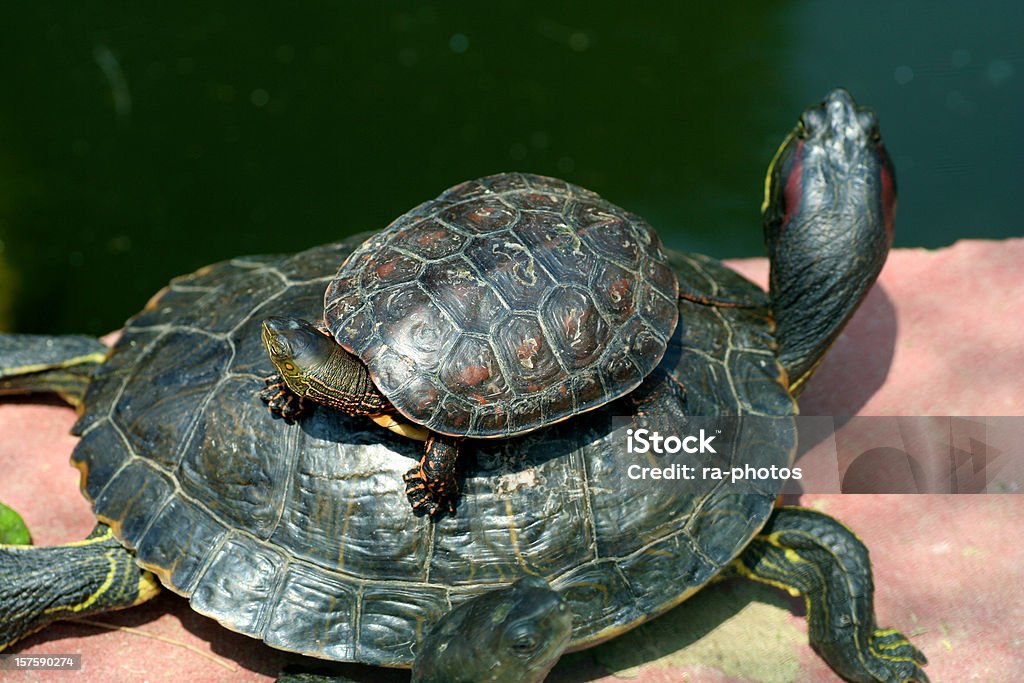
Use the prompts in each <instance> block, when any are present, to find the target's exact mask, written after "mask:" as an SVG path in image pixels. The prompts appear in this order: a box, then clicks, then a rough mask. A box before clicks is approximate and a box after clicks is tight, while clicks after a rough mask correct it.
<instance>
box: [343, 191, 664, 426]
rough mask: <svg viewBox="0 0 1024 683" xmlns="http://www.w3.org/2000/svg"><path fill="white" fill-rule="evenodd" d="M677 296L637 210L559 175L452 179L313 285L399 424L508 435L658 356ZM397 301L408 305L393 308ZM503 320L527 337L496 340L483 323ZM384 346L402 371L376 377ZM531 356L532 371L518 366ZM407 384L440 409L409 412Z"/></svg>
mask: <svg viewBox="0 0 1024 683" xmlns="http://www.w3.org/2000/svg"><path fill="white" fill-rule="evenodd" d="M396 255H397V256H396ZM414 263H415V264H417V265H416V267H414V266H413V264H414ZM382 268H383V270H384V271H385V272H384V273H383V274H382V273H381V269H382ZM676 293H677V284H676V281H675V276H674V274H673V273H672V271H671V270H670V269H669V267H668V266H667V265H666V257H665V255H664V253H663V251H662V248H661V244H660V241H659V240H658V237H657V235H656V234H655V233H654V231H653V229H651V227H650V226H649V225H647V223H646V222H644V221H643V219H641V218H640V217H638V216H635V215H633V214H631V213H629V212H627V211H624V210H622V209H620V208H618V207H616V206H614V205H613V204H611V203H609V202H607V201H605V200H603V199H601V198H600V197H599V196H598V195H596V194H594V193H593V192H590V191H589V190H584V189H583V188H580V187H577V186H575V185H572V184H570V183H566V182H565V181H562V180H557V179H554V178H544V177H541V176H535V175H530V174H525V173H506V174H500V175H496V176H489V177H487V178H480V179H478V180H474V181H469V182H466V183H463V184H461V185H458V186H456V187H453V188H451V189H449V190H447V191H446V192H444V193H442V194H441V196H440V197H438V198H437V199H435V200H433V201H430V202H425V203H424V204H421V205H419V206H417V207H416V208H415V209H413V210H412V211H410V212H408V213H406V214H405V215H403V216H401V217H399V218H398V219H396V220H395V221H394V222H393V223H392V224H391V225H390V226H388V228H387V229H385V230H384V231H383V232H381V233H379V234H378V235H376V236H374V237H373V238H372V239H370V240H368V241H367V242H366V243H365V244H363V245H361V246H359V247H358V248H357V249H356V250H355V251H354V252H353V254H352V255H351V256H350V257H349V258H348V259H347V260H346V261H345V262H344V263H343V264H342V266H341V268H340V269H339V271H338V274H337V276H336V278H335V280H334V281H333V282H332V283H331V285H330V286H329V287H328V288H327V292H326V295H325V297H324V312H325V318H326V322H327V325H328V327H330V329H331V332H332V334H333V335H334V338H335V339H336V340H337V341H338V343H339V344H341V345H342V346H343V347H344V348H346V349H347V350H349V351H351V352H352V353H355V354H356V355H357V356H358V357H359V358H360V359H362V361H363V362H364V363H366V365H367V367H368V368H369V370H370V374H371V377H373V378H374V381H375V382H376V384H377V386H378V388H379V389H380V390H381V391H382V392H383V393H384V395H385V396H387V397H388V399H389V400H390V401H391V403H392V404H393V405H394V406H395V408H397V409H398V411H399V412H401V413H403V414H404V415H405V416H406V417H407V418H409V419H411V420H413V421H415V422H420V423H421V424H424V425H426V426H427V427H429V428H430V429H432V430H434V431H437V432H441V433H444V434H450V435H454V436H468V437H477V438H491V437H500V438H508V437H512V436H516V435H519V434H523V433H526V432H529V431H531V430H534V429H537V428H539V427H541V426H543V425H546V424H550V423H552V422H556V421H558V420H562V419H564V418H567V417H569V416H571V415H575V414H578V413H581V412H584V411H587V410H592V409H594V408H596V407H598V406H600V405H603V404H605V403H607V402H609V401H611V400H614V399H615V398H618V397H619V396H622V395H624V394H626V393H628V392H629V391H632V390H633V389H634V388H636V387H637V386H638V385H639V384H640V382H641V381H642V380H643V378H644V377H646V376H647V375H648V374H649V373H650V372H651V370H653V369H654V367H655V366H657V364H658V362H659V361H660V360H661V357H662V355H663V354H664V352H665V347H666V343H667V341H668V338H669V336H670V335H671V333H672V330H673V328H674V327H675V325H676V317H677V315H678V313H677V310H676V307H675V298H676ZM424 295H425V296H426V299H424ZM403 297H408V298H410V300H415V302H416V305H415V306H399V305H395V302H398V301H402V300H403ZM414 319H415V320H417V321H419V322H421V323H422V325H421V328H429V327H435V326H436V327H437V330H436V332H437V334H436V335H434V336H435V338H436V339H443V340H446V341H447V345H448V346H450V347H453V348H454V350H453V351H450V352H449V353H448V354H447V355H446V356H445V357H444V358H443V359H441V360H440V361H439V360H438V353H437V352H436V351H435V350H434V349H433V348H414V347H413V345H409V344H406V343H405V339H404V337H403V336H402V335H401V332H402V330H405V329H406V328H407V327H408V326H409V321H410V320H414ZM508 319H512V320H515V321H516V324H517V329H536V330H537V332H536V333H531V334H529V335H528V336H524V337H523V338H522V339H519V340H516V339H510V338H508V335H507V334H501V335H497V334H496V332H495V330H494V328H493V327H492V325H493V324H494V322H495V321H496V320H508ZM450 327H454V331H453V330H451V329H449V328H450ZM634 339H635V340H637V341H638V343H637V344H631V342H632V341H633V340H634ZM531 340H532V341H531ZM541 344H546V345H547V346H546V348H544V349H541V346H540V345H541ZM534 345H536V349H535V350H531V348H532V347H533V346H534ZM384 350H388V351H391V352H392V353H393V354H398V355H399V356H401V359H402V361H403V364H404V367H406V368H410V369H411V373H412V375H413V377H407V378H405V380H404V381H403V383H401V384H396V383H395V382H394V381H390V380H387V379H385V375H386V374H389V373H391V371H390V370H389V369H388V366H389V365H390V364H391V363H392V362H394V360H395V358H394V356H393V355H392V356H385V355H384V354H383V352H384ZM534 353H540V354H543V358H540V357H539V360H543V361H544V362H545V363H546V365H545V372H543V373H538V372H535V370H534V367H533V366H532V365H531V363H530V362H526V363H522V362H517V361H518V360H519V359H520V358H523V359H525V360H527V361H529V360H530V358H531V357H532V355H533V354H534ZM552 361H553V362H552ZM414 385H415V386H417V387H421V388H424V389H425V390H427V392H428V393H429V394H430V395H431V396H435V397H438V398H439V399H440V400H442V403H441V404H439V405H440V406H441V407H440V409H435V407H436V406H437V405H438V404H436V403H435V402H434V401H433V400H432V399H431V400H430V401H429V403H430V404H431V410H430V411H429V417H424V415H425V414H426V413H427V411H425V409H424V406H423V401H422V400H421V399H419V398H417V397H416V396H415V395H414V393H413V392H411V391H409V387H411V386H414ZM524 405H526V407H527V408H528V409H527V410H521V409H514V408H513V407H514V406H520V407H521V406H524ZM449 408H450V409H449ZM521 418H526V419H521Z"/></svg>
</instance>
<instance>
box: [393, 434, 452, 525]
mask: <svg viewBox="0 0 1024 683" xmlns="http://www.w3.org/2000/svg"><path fill="white" fill-rule="evenodd" d="M458 459H459V441H458V439H455V438H453V437H450V436H445V435H443V434H435V433H433V432H431V434H430V436H429V437H427V441H426V446H425V447H424V449H423V457H422V458H421V459H420V462H419V464H418V465H416V467H413V468H412V469H411V470H409V471H408V472H406V473H405V476H404V477H402V479H403V480H404V481H405V495H407V496H408V497H409V502H410V503H411V504H412V509H413V510H425V511H426V512H427V514H429V515H430V516H432V517H433V516H435V515H437V514H439V513H440V512H443V511H444V510H447V511H448V512H450V513H453V512H455V500H456V499H457V498H458V496H459V484H458V482H457V481H456V480H455V464H456V463H457V462H458Z"/></svg>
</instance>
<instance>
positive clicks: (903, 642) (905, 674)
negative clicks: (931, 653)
mask: <svg viewBox="0 0 1024 683" xmlns="http://www.w3.org/2000/svg"><path fill="white" fill-rule="evenodd" d="M868 651H869V653H870V656H869V657H868V658H866V661H865V662H864V664H865V668H868V669H870V672H871V675H872V676H873V678H871V679H867V680H877V681H885V682H886V683H928V676H927V675H926V674H925V672H924V671H922V670H921V667H922V666H924V665H925V664H927V663H928V659H927V658H926V657H925V656H924V653H923V652H921V651H920V650H918V649H917V648H916V647H914V646H913V645H912V644H911V643H910V641H909V640H907V637H906V636H905V635H903V634H902V633H900V632H899V631H897V630H896V629H875V631H874V632H873V633H872V634H871V639H870V642H869V643H868Z"/></svg>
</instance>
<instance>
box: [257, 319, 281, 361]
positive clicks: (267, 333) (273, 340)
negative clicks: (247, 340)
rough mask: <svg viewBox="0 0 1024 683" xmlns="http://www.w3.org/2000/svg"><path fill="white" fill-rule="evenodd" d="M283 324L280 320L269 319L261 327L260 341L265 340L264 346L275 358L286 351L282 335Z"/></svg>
mask: <svg viewBox="0 0 1024 683" xmlns="http://www.w3.org/2000/svg"><path fill="white" fill-rule="evenodd" d="M282 322H283V321H282V320H281V319H280V318H267V319H266V320H264V321H263V325H261V326H260V339H262V340H263V346H265V347H266V348H267V351H269V352H270V354H271V355H273V356H278V355H281V354H282V353H284V351H285V348H284V345H283V344H282V343H281V335H280V330H281V323H282Z"/></svg>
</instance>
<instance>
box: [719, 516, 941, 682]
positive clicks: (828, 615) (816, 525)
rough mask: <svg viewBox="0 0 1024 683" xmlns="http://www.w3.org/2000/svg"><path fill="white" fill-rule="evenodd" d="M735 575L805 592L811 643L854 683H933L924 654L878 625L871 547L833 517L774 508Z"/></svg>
mask: <svg viewBox="0 0 1024 683" xmlns="http://www.w3.org/2000/svg"><path fill="white" fill-rule="evenodd" d="M729 573H730V574H733V575H739V576H743V577H746V578H749V579H753V580H755V581H760V582H762V583H767V584H770V585H772V586H775V587H777V588H782V589H783V590H786V591H788V592H789V593H790V594H792V595H802V596H803V597H804V600H805V601H806V604H807V622H808V627H807V630H808V635H809V638H810V641H811V646H812V647H814V649H815V651H817V652H818V654H820V655H821V656H822V657H823V658H824V659H825V661H826V662H828V664H829V665H830V666H831V667H832V668H833V669H835V670H836V672H837V673H839V674H840V675H841V676H843V677H844V678H846V679H847V680H849V681H855V682H857V683H860V682H864V683H877V682H883V683H927V681H928V677H927V676H926V675H925V673H924V671H922V669H921V667H922V666H924V665H925V664H927V662H928V660H927V659H926V658H925V656H924V654H922V653H921V651H920V650H918V649H917V648H916V647H914V646H913V645H911V644H910V641H909V640H908V639H907V638H906V636H904V635H903V634H901V633H899V632H898V631H895V630H892V629H879V628H878V626H877V625H876V623H875V611H874V604H873V598H874V585H873V583H872V580H871V565H870V562H869V560H868V551H867V548H865V547H864V544H863V543H862V542H861V541H860V539H858V538H857V536H856V535H855V534H854V533H853V532H852V531H850V530H849V529H847V528H846V527H845V526H843V525H842V524H840V523H839V522H837V521H836V520H834V519H832V518H831V517H828V516H827V515H823V514H821V513H819V512H814V511H813V510H808V509H806V508H779V509H777V510H775V512H774V513H773V514H772V516H771V518H769V520H768V523H767V524H766V525H765V527H764V529H763V530H762V531H761V533H760V534H758V535H757V536H756V537H755V538H754V540H753V541H751V543H750V544H749V545H748V546H747V548H746V550H744V551H743V553H742V554H741V555H740V556H739V558H737V559H736V560H735V561H734V562H733V564H732V565H730V567H729Z"/></svg>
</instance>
